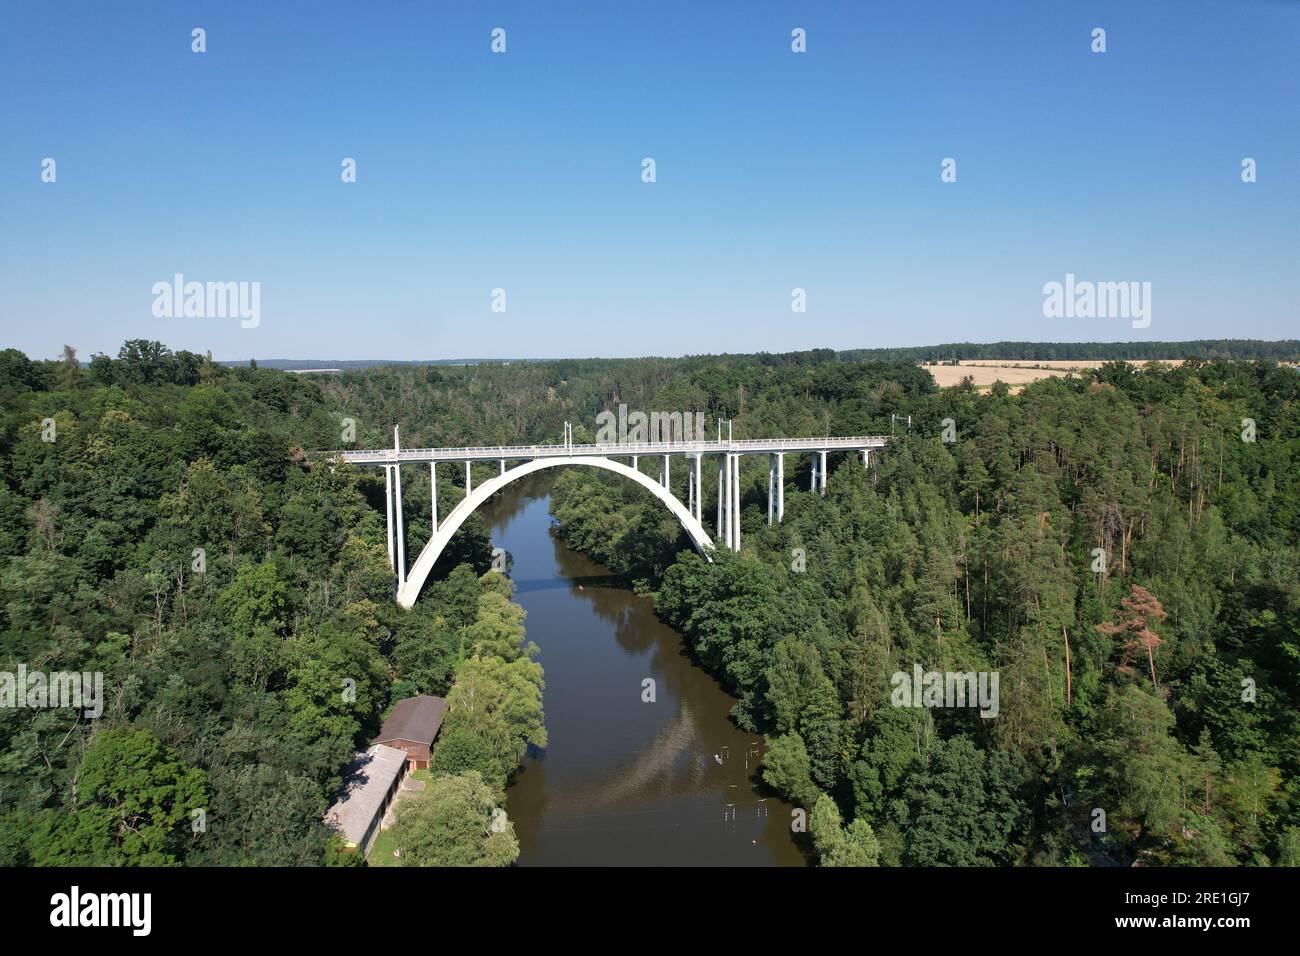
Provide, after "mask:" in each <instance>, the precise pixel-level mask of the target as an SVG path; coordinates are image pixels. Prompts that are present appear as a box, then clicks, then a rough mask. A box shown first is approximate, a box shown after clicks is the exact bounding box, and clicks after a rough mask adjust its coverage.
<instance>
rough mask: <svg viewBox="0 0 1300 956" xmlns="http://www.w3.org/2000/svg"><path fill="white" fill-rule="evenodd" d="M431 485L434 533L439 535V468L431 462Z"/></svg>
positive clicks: (431, 512)
mask: <svg viewBox="0 0 1300 956" xmlns="http://www.w3.org/2000/svg"><path fill="white" fill-rule="evenodd" d="M429 485H430V487H431V488H432V491H430V492H429V499H430V500H429V504H430V506H431V510H430V512H429V513H430V514H431V515H432V516H433V533H434V534H437V533H438V466H437V465H436V464H435V463H434V462H429Z"/></svg>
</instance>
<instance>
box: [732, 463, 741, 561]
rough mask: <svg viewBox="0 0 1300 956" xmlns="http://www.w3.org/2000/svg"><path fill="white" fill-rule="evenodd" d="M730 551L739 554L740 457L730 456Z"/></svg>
mask: <svg viewBox="0 0 1300 956" xmlns="http://www.w3.org/2000/svg"><path fill="white" fill-rule="evenodd" d="M731 471H732V474H733V475H734V477H733V478H732V481H731V525H732V529H731V550H733V551H735V552H737V553H739V552H740V456H739V455H732V456H731Z"/></svg>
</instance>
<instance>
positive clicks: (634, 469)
mask: <svg viewBox="0 0 1300 956" xmlns="http://www.w3.org/2000/svg"><path fill="white" fill-rule="evenodd" d="M636 459H637V456H636V455H633V456H632V470H633V471H636Z"/></svg>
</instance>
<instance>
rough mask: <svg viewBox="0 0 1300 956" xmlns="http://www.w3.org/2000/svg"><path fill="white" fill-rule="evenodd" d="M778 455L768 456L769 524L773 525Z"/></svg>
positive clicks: (769, 525)
mask: <svg viewBox="0 0 1300 956" xmlns="http://www.w3.org/2000/svg"><path fill="white" fill-rule="evenodd" d="M775 486H776V455H768V456H767V526H768V527H769V528H770V527H772V515H773V514H774V513H775V511H776V487H775Z"/></svg>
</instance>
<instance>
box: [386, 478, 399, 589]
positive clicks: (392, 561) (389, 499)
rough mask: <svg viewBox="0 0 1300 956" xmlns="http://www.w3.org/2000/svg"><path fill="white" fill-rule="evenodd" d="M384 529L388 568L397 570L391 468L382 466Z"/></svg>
mask: <svg viewBox="0 0 1300 956" xmlns="http://www.w3.org/2000/svg"><path fill="white" fill-rule="evenodd" d="M384 529H385V530H386V531H387V532H388V566H389V567H390V568H392V569H393V570H394V571H396V570H397V559H396V558H394V557H393V466H392V465H384Z"/></svg>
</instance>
